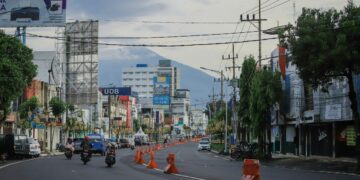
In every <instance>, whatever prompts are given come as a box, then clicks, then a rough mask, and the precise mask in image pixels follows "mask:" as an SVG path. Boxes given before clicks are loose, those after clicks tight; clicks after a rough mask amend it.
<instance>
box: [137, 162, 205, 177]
mask: <svg viewBox="0 0 360 180" xmlns="http://www.w3.org/2000/svg"><path fill="white" fill-rule="evenodd" d="M142 165H144V166H145V167H146V166H147V164H145V163H143V164H142ZM154 170H156V171H159V172H162V173H164V170H161V169H158V168H155V169H154ZM171 175H174V176H178V177H183V178H187V179H195V180H205V179H202V178H198V177H193V176H187V175H183V174H173V173H171Z"/></svg>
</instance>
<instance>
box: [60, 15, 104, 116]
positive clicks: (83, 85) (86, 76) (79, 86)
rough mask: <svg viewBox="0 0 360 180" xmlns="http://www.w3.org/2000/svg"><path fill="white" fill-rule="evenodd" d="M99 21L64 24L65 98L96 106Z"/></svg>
mask: <svg viewBox="0 0 360 180" xmlns="http://www.w3.org/2000/svg"><path fill="white" fill-rule="evenodd" d="M98 30H99V23H98V21H93V20H90V21H76V22H72V23H66V26H65V30H64V38H63V39H64V48H63V50H64V51H63V52H64V63H63V64H64V66H63V68H64V69H65V71H64V72H65V76H64V78H65V79H64V82H63V83H64V86H65V93H64V94H65V100H66V102H67V103H71V104H74V105H77V106H80V107H83V108H86V107H91V108H90V109H91V110H90V111H92V109H94V108H95V109H96V105H97V101H98V62H99V59H98V32H99V31H98Z"/></svg>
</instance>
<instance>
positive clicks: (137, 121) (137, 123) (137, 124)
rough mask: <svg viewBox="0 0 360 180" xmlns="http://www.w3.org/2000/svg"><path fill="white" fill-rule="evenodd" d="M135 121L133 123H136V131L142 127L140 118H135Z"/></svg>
mask: <svg viewBox="0 0 360 180" xmlns="http://www.w3.org/2000/svg"><path fill="white" fill-rule="evenodd" d="M133 122H134V123H133V125H134V127H133V129H134V131H135V132H137V131H138V130H139V129H140V120H138V119H134V120H133Z"/></svg>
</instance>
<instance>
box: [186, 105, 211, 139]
mask: <svg viewBox="0 0 360 180" xmlns="http://www.w3.org/2000/svg"><path fill="white" fill-rule="evenodd" d="M190 116H191V118H190V119H191V123H190V124H191V126H190V127H191V133H192V135H193V136H196V135H205V134H206V127H207V125H208V119H207V117H206V114H205V113H204V111H203V110H201V109H193V110H191V115H190Z"/></svg>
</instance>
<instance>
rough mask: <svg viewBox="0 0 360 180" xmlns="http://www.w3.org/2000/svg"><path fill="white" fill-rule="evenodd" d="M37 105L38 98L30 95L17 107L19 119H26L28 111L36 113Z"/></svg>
mask: <svg viewBox="0 0 360 180" xmlns="http://www.w3.org/2000/svg"><path fill="white" fill-rule="evenodd" d="M38 107H39V100H38V99H37V97H36V96H33V97H31V98H30V99H28V100H26V101H25V102H23V103H22V104H21V105H20V107H19V113H20V118H21V119H28V117H29V114H28V113H29V112H31V113H35V114H36V113H37V112H36V109H37V108H38Z"/></svg>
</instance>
